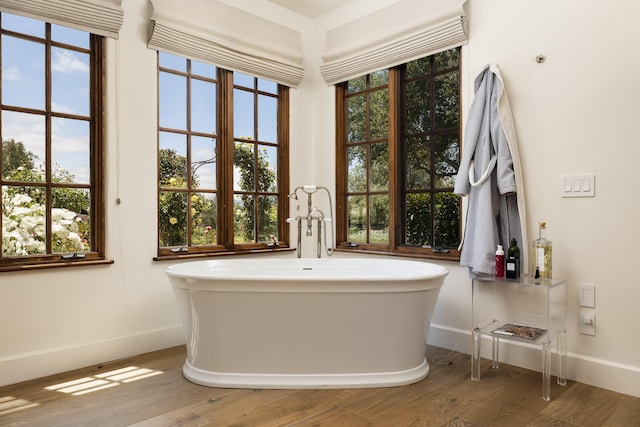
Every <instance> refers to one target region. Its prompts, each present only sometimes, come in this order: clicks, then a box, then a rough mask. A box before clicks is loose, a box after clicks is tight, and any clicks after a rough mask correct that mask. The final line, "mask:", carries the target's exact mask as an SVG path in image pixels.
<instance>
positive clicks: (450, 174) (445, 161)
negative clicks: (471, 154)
mask: <svg viewBox="0 0 640 427" xmlns="http://www.w3.org/2000/svg"><path fill="white" fill-rule="evenodd" d="M433 140H434V143H435V148H436V165H435V166H436V188H453V184H454V177H455V175H456V173H457V172H458V168H459V167H460V139H459V137H458V133H457V132H456V133H447V134H443V135H436V136H435V137H434V139H433Z"/></svg>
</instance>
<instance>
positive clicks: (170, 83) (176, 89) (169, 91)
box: [158, 72, 187, 129]
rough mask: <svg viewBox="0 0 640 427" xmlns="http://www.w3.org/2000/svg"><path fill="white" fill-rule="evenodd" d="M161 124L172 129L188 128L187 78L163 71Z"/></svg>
mask: <svg viewBox="0 0 640 427" xmlns="http://www.w3.org/2000/svg"><path fill="white" fill-rule="evenodd" d="M158 84H159V86H160V87H159V91H160V105H159V109H160V126H161V127H164V128H172V129H186V128H187V79H186V77H182V76H177V75H175V74H170V73H165V72H161V73H160V76H159V82H158Z"/></svg>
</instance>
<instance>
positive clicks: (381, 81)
mask: <svg viewBox="0 0 640 427" xmlns="http://www.w3.org/2000/svg"><path fill="white" fill-rule="evenodd" d="M387 83H389V70H380V71H374V72H373V73H371V80H370V83H369V86H370V87H372V88H374V87H378V86H383V85H386V84H387Z"/></svg>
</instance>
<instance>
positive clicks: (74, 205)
mask: <svg viewBox="0 0 640 427" xmlns="http://www.w3.org/2000/svg"><path fill="white" fill-rule="evenodd" d="M90 197H91V194H90V192H89V190H86V189H78V188H54V189H53V193H52V200H53V206H52V209H51V247H52V249H53V253H74V252H89V250H90V246H89V241H90V239H91V226H90V223H89V221H90V217H89V209H90V206H91V202H90Z"/></svg>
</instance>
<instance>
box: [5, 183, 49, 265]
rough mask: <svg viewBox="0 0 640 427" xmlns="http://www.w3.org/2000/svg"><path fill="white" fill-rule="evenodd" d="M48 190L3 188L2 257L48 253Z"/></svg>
mask: <svg viewBox="0 0 640 427" xmlns="http://www.w3.org/2000/svg"><path fill="white" fill-rule="evenodd" d="M45 233H46V192H45V189H44V187H12V186H6V187H3V188H2V255H3V256H22V255H31V254H44V253H46V252H47V248H46V244H45V239H46V235H45Z"/></svg>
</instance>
